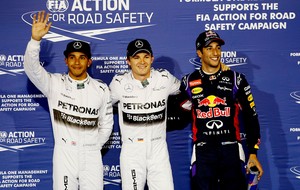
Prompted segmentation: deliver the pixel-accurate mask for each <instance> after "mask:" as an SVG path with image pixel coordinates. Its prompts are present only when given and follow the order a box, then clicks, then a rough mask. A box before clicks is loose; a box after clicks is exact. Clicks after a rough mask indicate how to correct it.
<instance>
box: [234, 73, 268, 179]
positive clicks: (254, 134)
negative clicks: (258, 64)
mask: <svg viewBox="0 0 300 190" xmlns="http://www.w3.org/2000/svg"><path fill="white" fill-rule="evenodd" d="M239 79H241V80H240V85H239V94H238V99H239V103H240V105H241V107H242V113H243V118H244V121H245V122H244V124H245V132H246V135H247V146H248V149H249V159H248V164H247V168H248V169H249V168H250V167H252V166H256V167H257V168H258V171H259V175H258V179H260V178H261V176H262V175H263V168H262V165H261V164H260V162H259V160H258V158H257V150H258V149H259V144H260V126H259V121H258V115H257V113H256V107H255V103H254V98H253V95H252V93H251V88H250V85H249V84H248V82H247V80H246V78H245V77H244V75H240V76H238V79H237V80H239Z"/></svg>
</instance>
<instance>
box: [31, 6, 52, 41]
mask: <svg viewBox="0 0 300 190" xmlns="http://www.w3.org/2000/svg"><path fill="white" fill-rule="evenodd" d="M48 19H49V13H47V14H45V11H41V12H39V13H38V15H37V16H36V14H35V15H33V19H32V31H31V32H32V38H33V39H34V40H37V41H40V40H41V39H42V37H43V36H45V35H46V34H47V32H48V31H49V29H50V27H51V24H52V23H51V22H48Z"/></svg>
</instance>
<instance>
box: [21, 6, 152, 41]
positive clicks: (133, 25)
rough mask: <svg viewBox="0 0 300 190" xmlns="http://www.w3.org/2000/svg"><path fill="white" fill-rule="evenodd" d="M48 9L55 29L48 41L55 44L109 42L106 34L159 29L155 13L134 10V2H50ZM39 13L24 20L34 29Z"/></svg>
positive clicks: (25, 16) (28, 14)
mask: <svg viewBox="0 0 300 190" xmlns="http://www.w3.org/2000/svg"><path fill="white" fill-rule="evenodd" d="M132 2H133V1H132ZM135 3H136V2H135ZM46 8H47V9H48V11H47V12H49V13H50V18H49V21H50V22H52V26H51V29H50V32H49V33H48V34H47V35H46V36H45V37H44V38H45V39H47V40H50V41H52V42H60V41H65V40H83V41H89V40H91V39H93V40H105V37H102V36H103V35H104V34H110V33H116V32H121V31H126V30H133V29H139V28H144V27H150V26H153V25H155V24H153V23H152V19H153V18H154V12H147V11H136V10H132V9H131V1H130V0H116V1H111V0H102V1H87V0H83V1H82V0H69V1H68V0H48V1H47V2H46ZM37 12H39V11H38V10H36V11H30V12H27V13H24V14H23V15H22V20H23V21H24V22H25V23H27V24H28V25H31V23H32V18H33V15H34V14H36V13H37ZM112 26H113V27H112ZM114 26H117V27H114ZM69 28H72V29H69Z"/></svg>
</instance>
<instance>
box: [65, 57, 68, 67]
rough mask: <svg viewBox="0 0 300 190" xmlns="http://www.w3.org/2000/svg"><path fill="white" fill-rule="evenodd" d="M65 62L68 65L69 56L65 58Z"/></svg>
mask: <svg viewBox="0 0 300 190" xmlns="http://www.w3.org/2000/svg"><path fill="white" fill-rule="evenodd" d="M65 63H66V65H67V66H68V59H67V58H65Z"/></svg>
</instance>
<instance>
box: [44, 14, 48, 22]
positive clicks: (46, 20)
mask: <svg viewBox="0 0 300 190" xmlns="http://www.w3.org/2000/svg"><path fill="white" fill-rule="evenodd" d="M48 21H49V13H47V15H46V19H45V20H44V23H45V24H46V23H47V22H48Z"/></svg>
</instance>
